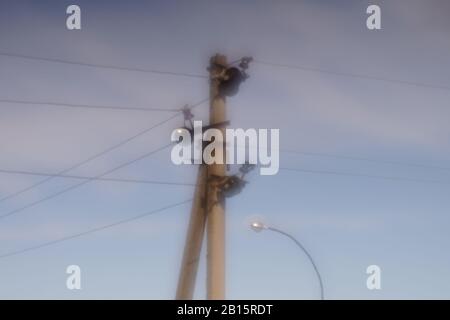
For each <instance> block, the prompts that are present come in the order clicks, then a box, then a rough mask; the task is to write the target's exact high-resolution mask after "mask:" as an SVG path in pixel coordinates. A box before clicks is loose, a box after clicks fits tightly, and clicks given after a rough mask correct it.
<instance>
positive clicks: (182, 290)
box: [176, 164, 206, 300]
mask: <svg viewBox="0 0 450 320" xmlns="http://www.w3.org/2000/svg"><path fill="white" fill-rule="evenodd" d="M205 192H206V166H205V165H203V164H201V165H200V167H199V169H198V176H197V186H196V189H195V194H194V201H193V203H192V209H191V218H190V221H189V228H188V232H187V236H186V243H185V247H184V254H183V261H182V262H181V271H180V277H179V279H178V288H177V295H176V299H177V300H191V299H192V297H193V295H194V289H195V279H196V277H197V269H198V261H199V259H200V252H201V249H202V242H203V236H204V234H205V223H206V210H205V209H206V208H205V196H206V193H205Z"/></svg>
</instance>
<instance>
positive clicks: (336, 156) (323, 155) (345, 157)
mask: <svg viewBox="0 0 450 320" xmlns="http://www.w3.org/2000/svg"><path fill="white" fill-rule="evenodd" d="M237 147H238V148H241V149H246V150H247V151H248V150H249V148H248V147H247V146H237ZM259 148H261V149H264V150H267V149H268V148H266V147H262V146H259ZM280 153H290V154H296V155H301V156H308V157H321V158H333V159H343V160H352V161H363V162H371V163H381V164H389V165H396V166H406V167H417V168H424V169H433V170H444V171H450V167H442V166H433V165H428V164H421V163H413V162H403V161H394V160H383V159H372V158H364V157H357V156H348V155H342V154H333V153H323V152H308V151H301V150H294V149H280Z"/></svg>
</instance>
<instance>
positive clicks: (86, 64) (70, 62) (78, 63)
mask: <svg viewBox="0 0 450 320" xmlns="http://www.w3.org/2000/svg"><path fill="white" fill-rule="evenodd" d="M0 56H4V57H10V58H20V59H27V60H34V61H43V62H51V63H62V64H68V65H76V66H83V67H92V68H101V69H111V70H120V71H133V72H143V73H155V74H163V75H170V76H180V77H189V78H202V79H204V78H207V76H206V75H200V74H193V73H184V72H175V71H163V70H156V69H144V68H132V67H123V66H114V65H107V64H99V63H89V62H81V61H73V60H65V59H56V58H45V57H38V56H31V55H25V54H18V53H10V52H0Z"/></svg>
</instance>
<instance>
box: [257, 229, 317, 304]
mask: <svg viewBox="0 0 450 320" xmlns="http://www.w3.org/2000/svg"><path fill="white" fill-rule="evenodd" d="M265 229H266V230H271V231H274V232H277V233H280V234H282V235H284V236H286V237H288V238H289V239H291V240H292V241H294V242H295V244H296V245H297V246H298V247H299V248H300V249H301V250H302V251H303V252H304V253H305V255H306V256H307V257H308V259H309V261H310V262H311V264H312V266H313V267H314V271H315V272H316V275H317V278H318V279H319V284H320V299H321V300H324V293H323V283H322V277H321V276H320V273H319V269H318V268H317V266H316V264H315V262H314V260H313V258H312V256H311V255H310V254H309V252H308V251H307V250H306V249H305V247H303V245H302V244H301V243H300V241H298V240H297V239H295V238H294V237H293V236H291V235H290V234H289V233H286V232H284V231H281V230H279V229H276V228H273V227H269V226H267V227H265Z"/></svg>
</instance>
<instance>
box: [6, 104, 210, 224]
mask: <svg viewBox="0 0 450 320" xmlns="http://www.w3.org/2000/svg"><path fill="white" fill-rule="evenodd" d="M206 101H209V98H208V99H203V100H201V101H199V102H197V103H195V104H194V105H193V106H192V108H196V107H198V106H200V105H201V104H203V103H205V102H206ZM180 114H181V112H179V113H176V114H174V115H172V116H170V117H169V118H167V119H165V120H163V121H161V122H158V123H156V124H155V125H152V126H151V127H149V128H146V129H144V130H142V131H140V132H138V133H136V134H134V135H132V136H130V137H128V138H126V139H124V140H122V141H120V142H118V143H116V144H114V145H112V146H110V147H108V148H106V149H105V150H103V151H100V152H99V153H96V154H94V155H93V156H91V157H89V158H87V159H85V160H83V161H81V162H78V163H76V164H74V165H73V166H71V167H69V168H67V169H64V170H62V171H60V172H58V173H57V174H58V175H62V174H65V173H67V172H69V171H71V170H73V169H76V168H79V167H81V166H82V165H84V164H86V163H88V162H91V161H93V160H95V159H97V158H99V157H101V156H103V155H105V154H107V153H109V152H111V151H113V150H116V149H118V148H119V147H121V146H123V145H125V144H127V143H129V142H130V141H132V140H134V139H137V138H139V137H140V136H143V135H144V134H146V133H148V132H150V131H152V130H153V129H155V128H157V127H159V126H161V125H163V124H165V123H167V122H169V121H171V120H172V119H174V118H176V117H177V116H179V115H180ZM53 178H54V177H48V178H45V179H43V180H41V181H39V182H36V183H34V184H32V185H30V186H29V187H26V188H24V189H21V190H18V191H16V192H14V193H12V194H10V195H7V196H5V197H3V198H0V202H3V201H6V200H9V199H12V198H15V197H17V196H19V195H21V194H23V193H25V192H27V191H29V190H31V189H33V188H36V187H38V186H40V185H42V184H44V183H46V182H47V181H50V180H51V179H53ZM0 218H1V216H0Z"/></svg>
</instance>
